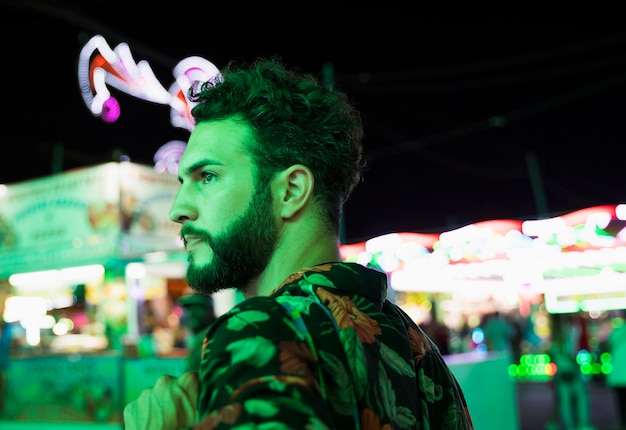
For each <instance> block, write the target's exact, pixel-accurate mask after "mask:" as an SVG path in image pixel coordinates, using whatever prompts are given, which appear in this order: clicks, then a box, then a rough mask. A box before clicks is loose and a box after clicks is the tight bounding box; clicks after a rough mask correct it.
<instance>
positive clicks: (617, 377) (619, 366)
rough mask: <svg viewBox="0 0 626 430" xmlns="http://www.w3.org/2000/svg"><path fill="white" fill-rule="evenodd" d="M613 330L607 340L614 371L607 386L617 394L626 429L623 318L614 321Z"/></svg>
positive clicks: (625, 345)
mask: <svg viewBox="0 0 626 430" xmlns="http://www.w3.org/2000/svg"><path fill="white" fill-rule="evenodd" d="M613 325H614V327H613V330H612V331H611V333H609V336H608V338H607V346H608V351H609V353H610V354H611V363H612V364H613V370H612V371H611V373H609V374H608V375H606V384H607V386H609V387H611V389H612V390H613V392H614V393H615V399H616V401H617V411H618V416H619V419H620V422H619V424H620V426H621V427H620V428H621V429H626V322H625V321H624V315H622V318H616V319H614V320H613Z"/></svg>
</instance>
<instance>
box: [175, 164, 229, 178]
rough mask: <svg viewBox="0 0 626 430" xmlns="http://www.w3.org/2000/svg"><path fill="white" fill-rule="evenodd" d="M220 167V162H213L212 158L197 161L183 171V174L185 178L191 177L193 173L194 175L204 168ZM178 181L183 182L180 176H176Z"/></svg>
mask: <svg viewBox="0 0 626 430" xmlns="http://www.w3.org/2000/svg"><path fill="white" fill-rule="evenodd" d="M211 165H213V166H221V165H223V163H222V162H220V161H217V160H214V159H212V158H204V159H202V160H198V161H196V162H195V163H193V164H191V165H190V166H189V167H187V168H186V169H185V170H184V173H185V175H186V176H193V174H194V173H196V172H197V171H199V170H202V169H204V168H205V167H206V166H211ZM178 181H179V182H181V183H182V182H183V179H182V178H181V176H180V175H179V176H178Z"/></svg>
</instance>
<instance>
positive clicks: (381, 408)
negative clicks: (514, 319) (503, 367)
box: [194, 263, 473, 430]
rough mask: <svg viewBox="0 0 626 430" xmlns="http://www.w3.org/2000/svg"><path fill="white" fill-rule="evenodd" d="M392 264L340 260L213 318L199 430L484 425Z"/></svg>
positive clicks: (292, 278)
mask: <svg viewBox="0 0 626 430" xmlns="http://www.w3.org/2000/svg"><path fill="white" fill-rule="evenodd" d="M386 294H387V277H386V275H385V274H384V273H381V272H378V271H375V270H372V269H368V268H366V267H363V266H361V265H359V264H356V263H329V264H324V265H319V266H316V267H312V268H308V269H304V270H302V271H299V272H297V273H295V274H293V275H291V276H290V277H289V278H288V279H286V280H285V281H284V282H283V284H282V285H280V286H279V287H278V288H277V289H276V290H274V291H273V293H272V294H271V296H270V297H254V298H251V299H247V300H245V301H243V302H241V303H238V304H237V305H235V306H234V307H233V308H232V309H231V310H230V311H229V312H227V313H226V314H224V315H222V316H221V317H220V318H218V319H217V320H216V321H215V322H214V323H213V325H212V326H211V327H210V328H209V331H208V332H207V336H206V338H205V345H204V350H203V356H202V364H201V368H200V373H199V378H200V394H199V396H198V403H197V419H198V421H197V422H198V423H197V424H196V425H195V426H194V429H225V428H229V429H295V430H303V429H305V430H308V429H310V430H313V429H339V430H347V429H364V430H370V429H371V430H373V429H376V430H378V429H382V430H391V429H424V430H427V429H473V425H472V421H471V417H470V414H469V412H468V409H467V404H466V401H465V398H464V395H463V392H462V391H461V388H460V386H459V384H458V382H457V381H456V379H455V377H454V376H453V374H452V373H451V372H450V370H449V368H448V367H447V365H446V363H445V361H444V360H443V358H442V356H441V354H440V353H439V351H438V349H437V347H436V346H435V344H434V343H433V342H432V341H431V340H430V339H429V338H428V337H427V336H426V335H425V334H424V332H422V330H421V329H420V328H419V327H418V326H417V325H416V324H415V323H414V322H413V321H412V320H411V319H410V318H409V317H408V316H407V315H406V314H405V313H404V312H403V311H402V310H401V309H400V308H399V307H398V306H396V305H394V304H393V303H391V302H390V301H388V300H387V298H386Z"/></svg>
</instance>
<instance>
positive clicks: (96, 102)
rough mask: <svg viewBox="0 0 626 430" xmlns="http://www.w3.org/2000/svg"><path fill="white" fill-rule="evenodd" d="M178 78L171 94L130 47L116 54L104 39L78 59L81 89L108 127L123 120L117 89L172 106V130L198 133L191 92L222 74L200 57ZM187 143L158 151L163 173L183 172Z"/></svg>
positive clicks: (181, 68) (182, 65)
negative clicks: (181, 164) (113, 91)
mask: <svg viewBox="0 0 626 430" xmlns="http://www.w3.org/2000/svg"><path fill="white" fill-rule="evenodd" d="M172 73H173V75H174V82H173V83H172V84H171V85H170V86H169V88H168V89H166V88H165V87H164V86H163V85H162V84H161V83H160V82H159V80H158V79H157V77H156V76H155V74H154V72H153V71H152V68H151V67H150V65H149V63H148V62H147V61H145V60H141V61H135V59H134V58H133V56H132V54H131V52H130V48H129V46H128V44H126V43H120V44H118V45H117V46H116V47H115V48H113V49H111V47H110V46H109V45H108V43H107V42H106V40H105V39H104V37H102V36H100V35H96V36H94V37H92V38H91V39H90V40H89V41H88V42H87V43H86V44H85V46H84V47H83V49H81V52H80V55H79V59H78V84H79V87H80V91H81V94H82V97H83V101H84V102H85V105H86V106H87V108H88V109H89V111H90V112H91V113H92V114H93V115H94V116H99V117H101V118H102V120H103V121H106V122H116V121H117V120H118V119H119V117H120V115H121V108H120V104H119V102H118V101H117V99H116V98H115V97H113V96H112V95H111V92H110V91H109V87H113V88H116V89H117V90H119V91H122V92H124V93H126V94H128V95H130V96H133V97H135V98H139V99H142V100H146V101H148V102H152V103H158V104H163V105H168V106H170V108H171V111H170V121H171V123H172V125H173V126H174V127H179V128H184V129H186V130H189V131H192V130H193V128H194V121H193V117H192V116H191V109H192V108H193V106H194V104H193V102H191V101H190V100H189V99H188V98H187V91H188V90H189V88H191V87H192V86H193V85H195V84H197V83H199V82H200V83H201V82H206V81H212V82H215V81H217V80H219V79H220V77H221V73H220V71H219V69H218V68H217V67H216V66H215V65H214V64H213V63H211V62H210V61H208V60H206V59H204V58H202V57H198V56H192V57H187V58H184V59H183V60H181V61H180V62H179V63H178V64H177V65H176V67H174V70H173V71H172ZM181 143H182V144H183V146H184V145H185V143H184V142H181V141H171V142H168V143H167V144H165V145H163V146H162V147H161V148H160V149H159V151H157V153H156V154H155V156H154V161H155V163H156V165H155V168H156V169H157V170H159V171H161V172H166V171H167V172H169V173H172V174H176V173H177V170H178V160H179V159H180V155H181V154H182V151H181V150H180V149H181ZM162 156H163V157H166V158H161V157H162ZM176 157H178V158H176Z"/></svg>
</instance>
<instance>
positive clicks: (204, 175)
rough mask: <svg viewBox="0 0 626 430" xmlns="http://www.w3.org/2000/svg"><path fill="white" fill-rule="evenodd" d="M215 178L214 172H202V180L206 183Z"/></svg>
mask: <svg viewBox="0 0 626 430" xmlns="http://www.w3.org/2000/svg"><path fill="white" fill-rule="evenodd" d="M214 179H215V174H214V173H211V172H202V182H203V183H205V184H206V183H207V182H211V181H212V180H214Z"/></svg>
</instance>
